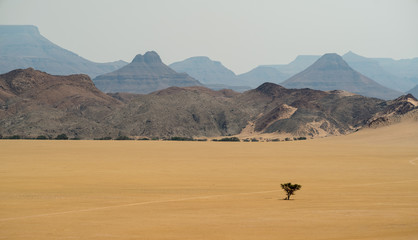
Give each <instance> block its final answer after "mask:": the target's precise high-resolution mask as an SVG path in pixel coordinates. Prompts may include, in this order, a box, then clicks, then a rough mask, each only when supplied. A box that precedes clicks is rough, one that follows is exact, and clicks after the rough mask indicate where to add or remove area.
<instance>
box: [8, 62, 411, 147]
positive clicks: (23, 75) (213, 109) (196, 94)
mask: <svg viewBox="0 0 418 240" xmlns="http://www.w3.org/2000/svg"><path fill="white" fill-rule="evenodd" d="M142 57H144V56H142ZM147 61H148V60H147ZM410 103H412V104H416V100H415V99H414V98H413V97H412V96H410V95H407V96H404V97H403V98H398V99H396V100H392V101H384V100H380V99H377V98H368V97H363V96H360V95H355V94H352V93H349V92H345V91H320V90H312V89H306V88H305V89H286V88H284V87H282V86H280V85H277V84H273V83H264V84H262V85H260V86H259V87H258V88H256V89H253V90H250V91H246V92H244V93H238V92H234V91H232V90H220V91H214V90H211V89H208V88H205V87H202V86H195V87H169V88H166V89H163V90H158V91H155V92H152V93H150V94H133V93H112V94H104V93H102V92H101V91H100V90H98V89H97V88H96V87H95V86H94V84H93V82H92V81H91V79H90V78H89V77H88V76H87V75H70V76H53V75H49V74H47V73H44V72H40V71H36V70H33V69H24V70H22V69H19V70H14V71H12V72H9V73H7V74H3V75H0V135H2V136H12V135H20V136H24V137H37V136H39V135H45V136H49V137H55V136H57V135H58V134H61V133H65V134H67V135H68V136H69V137H76V138H84V139H92V138H103V137H112V138H116V137H118V136H131V137H159V138H169V137H173V136H181V137H219V136H231V135H239V134H242V133H243V132H246V133H250V135H248V134H247V136H253V135H259V134H274V135H275V136H276V137H281V136H295V137H318V136H329V135H340V134H347V133H350V132H353V131H356V130H357V129H359V128H362V127H364V126H369V125H370V123H371V122H373V119H377V118H378V117H380V116H385V114H386V115H388V114H390V113H391V112H396V114H397V115H407V114H409V112H411V111H414V110H415V109H416V105H414V106H413V107H412V105H410ZM392 115H393V114H392Z"/></svg>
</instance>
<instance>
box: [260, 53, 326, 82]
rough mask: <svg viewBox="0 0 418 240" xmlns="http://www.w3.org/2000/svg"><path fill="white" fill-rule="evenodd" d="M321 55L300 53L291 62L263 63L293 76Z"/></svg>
mask: <svg viewBox="0 0 418 240" xmlns="http://www.w3.org/2000/svg"><path fill="white" fill-rule="evenodd" d="M320 57H321V56H319V55H299V56H297V57H296V58H295V60H293V61H292V62H290V63H289V64H278V65H262V66H266V67H272V68H275V69H277V70H279V71H280V72H281V73H282V74H284V75H287V76H288V77H291V76H293V75H295V74H296V73H299V72H301V71H303V70H305V69H306V68H307V67H309V66H310V65H312V63H314V62H315V61H316V60H318V58H320Z"/></svg>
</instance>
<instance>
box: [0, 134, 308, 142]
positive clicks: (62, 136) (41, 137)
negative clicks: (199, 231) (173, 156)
mask: <svg viewBox="0 0 418 240" xmlns="http://www.w3.org/2000/svg"><path fill="white" fill-rule="evenodd" d="M0 139H31V140H80V138H78V137H74V138H69V137H68V136H67V135H66V134H64V133H63V134H59V135H57V136H56V137H55V138H54V137H51V136H45V135H39V136H37V137H36V138H34V137H23V136H20V135H12V136H5V137H3V136H1V135H0ZM112 139H113V138H112V137H110V136H107V137H101V138H94V140H112ZM114 140H135V139H133V138H130V137H128V136H118V137H117V138H115V139H114ZM136 140H141V141H146V140H160V138H158V137H154V138H147V137H143V138H139V139H136ZM161 140H164V141H198V142H205V141H207V139H205V138H202V139H198V138H192V137H171V138H162V139H161ZM292 140H293V141H298V140H306V137H298V138H296V137H294V138H293V139H291V138H289V137H287V138H285V139H284V140H282V141H292ZM212 141H213V142H240V141H241V140H240V139H239V138H237V137H225V138H221V139H212ZM259 141H260V140H259V139H257V138H246V139H243V142H259ZM265 141H267V142H279V141H281V140H280V139H278V138H275V139H265Z"/></svg>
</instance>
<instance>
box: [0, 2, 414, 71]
mask: <svg viewBox="0 0 418 240" xmlns="http://www.w3.org/2000/svg"><path fill="white" fill-rule="evenodd" d="M0 24H30V25H36V26H38V28H39V30H40V32H41V34H42V35H43V36H45V37H46V38H48V39H49V40H51V41H52V42H54V43H56V44H58V45H59V46H61V47H63V48H66V49H68V50H70V51H72V52H75V53H77V54H78V55H80V56H82V57H84V58H87V59H89V60H92V61H96V62H108V61H116V60H119V59H122V60H125V61H127V62H130V61H131V60H132V59H133V57H134V56H135V55H136V54H138V53H141V54H143V53H145V52H146V51H149V50H155V51H157V52H158V54H159V55H160V56H161V58H162V60H163V61H164V62H165V63H166V64H170V63H172V62H176V61H181V60H184V59H186V58H189V57H193V56H208V57H210V58H211V59H213V60H218V61H221V62H222V63H223V64H224V65H225V66H226V67H228V68H230V69H231V70H233V71H234V72H235V73H243V72H247V71H249V70H251V69H252V68H254V67H256V66H258V65H264V64H284V63H289V62H290V61H292V60H293V59H294V58H295V57H296V56H297V55H302V54H315V55H322V54H324V53H327V52H336V53H338V54H341V55H342V54H344V53H346V52H347V51H349V50H351V51H353V52H355V53H358V54H360V55H363V56H366V57H391V58H395V59H401V58H413V57H418V0H286V1H284V0H283V1H282V0H253V1H251V0H136V1H134V0H113V1H107V0H66V1H65V0H36V1H35V0H0Z"/></svg>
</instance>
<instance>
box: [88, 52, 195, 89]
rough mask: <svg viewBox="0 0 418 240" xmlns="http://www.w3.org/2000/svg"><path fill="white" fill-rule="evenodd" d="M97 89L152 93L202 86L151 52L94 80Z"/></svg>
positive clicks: (137, 56) (138, 56)
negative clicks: (174, 88) (169, 88)
mask: <svg viewBox="0 0 418 240" xmlns="http://www.w3.org/2000/svg"><path fill="white" fill-rule="evenodd" d="M93 81H94V83H95V84H96V86H97V88H99V89H100V90H102V91H104V92H130V93H150V92H153V91H157V90H161V89H164V88H168V87H172V86H177V87H186V86H201V85H202V84H201V83H200V82H199V81H197V80H196V79H194V78H192V77H190V76H189V75H187V74H185V73H177V72H176V71H174V70H173V69H171V68H169V67H168V66H166V65H165V64H164V63H163V62H162V61H161V58H160V56H159V55H158V54H157V53H156V52H154V51H150V52H147V53H145V54H144V55H141V54H138V55H136V56H135V58H134V59H133V60H132V62H131V63H130V64H128V65H126V66H124V67H122V68H120V69H118V70H116V71H113V72H111V73H107V74H104V75H100V76H98V77H96V78H95V79H93Z"/></svg>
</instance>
